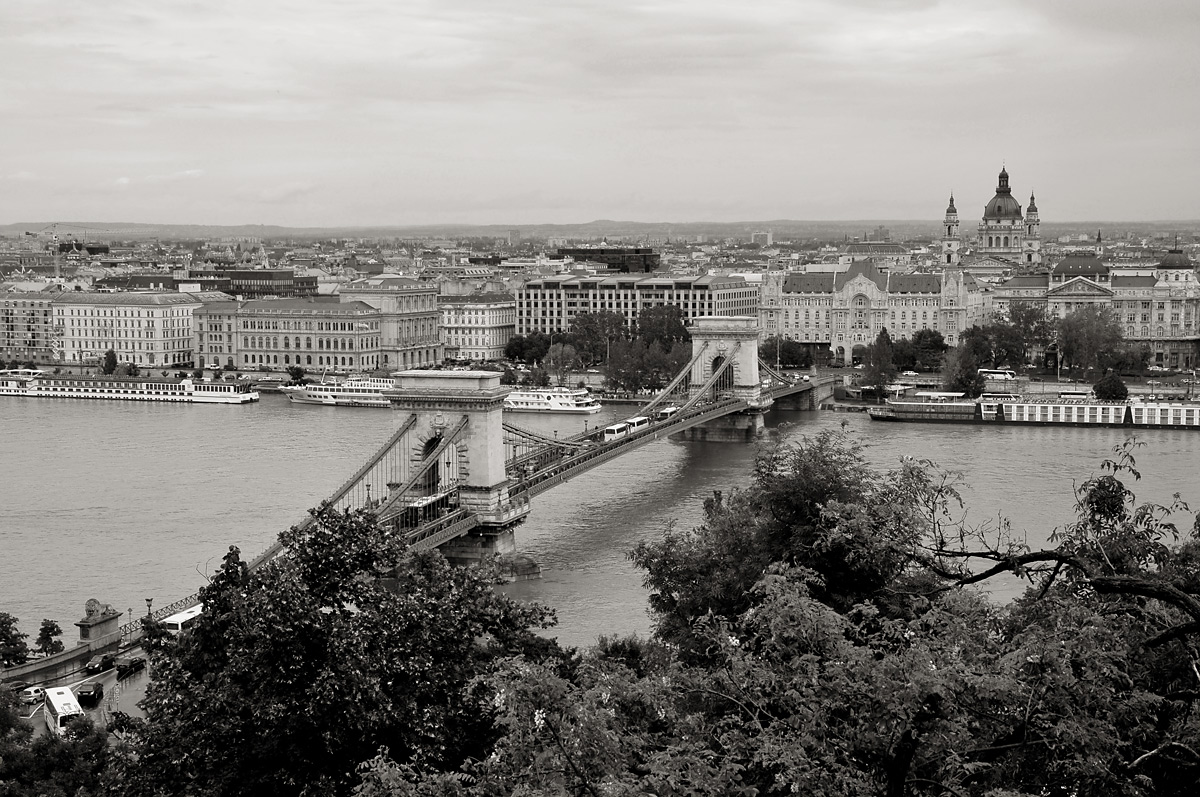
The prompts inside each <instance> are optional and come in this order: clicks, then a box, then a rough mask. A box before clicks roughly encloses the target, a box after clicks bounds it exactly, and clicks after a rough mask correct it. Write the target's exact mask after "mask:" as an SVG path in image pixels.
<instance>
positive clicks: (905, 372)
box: [900, 371, 920, 376]
mask: <svg viewBox="0 0 1200 797" xmlns="http://www.w3.org/2000/svg"><path fill="white" fill-rule="evenodd" d="M900 376H920V374H918V373H917V372H916V371H902V372H901V373H900Z"/></svg>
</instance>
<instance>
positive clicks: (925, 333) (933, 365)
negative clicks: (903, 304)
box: [912, 329, 950, 371]
mask: <svg viewBox="0 0 1200 797" xmlns="http://www.w3.org/2000/svg"><path fill="white" fill-rule="evenodd" d="M912 340H913V349H914V353H915V355H916V365H915V366H914V367H915V369H916V370H918V371H937V370H940V369H941V367H942V357H943V356H944V355H945V354H946V350H947V349H948V348H950V347H949V346H947V345H946V341H945V339H944V338H943V337H942V333H941V332H938V331H937V330H936V329H918V330H917V331H916V332H914V333H913V337H912Z"/></svg>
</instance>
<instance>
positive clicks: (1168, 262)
mask: <svg viewBox="0 0 1200 797" xmlns="http://www.w3.org/2000/svg"><path fill="white" fill-rule="evenodd" d="M1158 267H1159V268H1186V269H1188V270H1189V271H1190V270H1192V269H1194V268H1195V267H1196V264H1195V263H1193V262H1192V261H1191V259H1190V258H1188V256H1187V255H1185V254H1184V253H1183V250H1182V249H1171V250H1168V252H1167V255H1166V257H1164V258H1163V259H1162V262H1161V263H1159V264H1158Z"/></svg>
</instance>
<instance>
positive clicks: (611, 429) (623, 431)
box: [602, 423, 629, 443]
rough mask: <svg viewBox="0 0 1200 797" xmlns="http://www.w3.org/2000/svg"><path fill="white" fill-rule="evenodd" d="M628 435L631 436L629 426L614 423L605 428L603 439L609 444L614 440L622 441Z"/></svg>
mask: <svg viewBox="0 0 1200 797" xmlns="http://www.w3.org/2000/svg"><path fill="white" fill-rule="evenodd" d="M627 434H629V424H627V423H614V424H613V425H612V426H605V427H604V436H603V438H602V439H603V441H604V442H605V443H609V442H612V441H613V440H620V439H621V438H622V437H624V436H625V435H627Z"/></svg>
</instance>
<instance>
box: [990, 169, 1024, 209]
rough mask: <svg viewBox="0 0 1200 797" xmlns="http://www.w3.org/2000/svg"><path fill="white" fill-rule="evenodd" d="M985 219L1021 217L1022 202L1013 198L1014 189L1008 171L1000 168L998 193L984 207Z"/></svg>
mask: <svg viewBox="0 0 1200 797" xmlns="http://www.w3.org/2000/svg"><path fill="white" fill-rule="evenodd" d="M983 218H984V219H1019V218H1021V203H1020V202H1018V201H1017V200H1016V199H1014V198H1013V195H1012V189H1011V188H1009V186H1008V171H1007V170H1006V169H1003V168H1002V169H1000V183H999V184H998V185H997V186H996V195H995V196H994V197H992V201H991V202H989V203H987V207H985V208H984V209H983Z"/></svg>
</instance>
